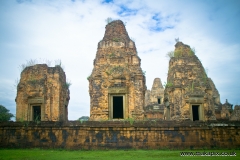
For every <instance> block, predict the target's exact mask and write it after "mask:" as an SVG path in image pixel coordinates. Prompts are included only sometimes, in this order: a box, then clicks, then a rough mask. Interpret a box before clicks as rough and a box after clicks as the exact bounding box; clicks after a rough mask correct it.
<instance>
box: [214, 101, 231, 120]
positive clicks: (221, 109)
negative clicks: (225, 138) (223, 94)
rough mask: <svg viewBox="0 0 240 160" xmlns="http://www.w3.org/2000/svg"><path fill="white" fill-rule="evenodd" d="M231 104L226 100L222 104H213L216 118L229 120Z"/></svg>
mask: <svg viewBox="0 0 240 160" xmlns="http://www.w3.org/2000/svg"><path fill="white" fill-rule="evenodd" d="M232 106H233V105H232V104H230V103H228V100H227V99H226V102H225V103H224V104H220V105H215V115H216V119H217V120H229V119H230V115H231V113H232V112H233V109H232Z"/></svg>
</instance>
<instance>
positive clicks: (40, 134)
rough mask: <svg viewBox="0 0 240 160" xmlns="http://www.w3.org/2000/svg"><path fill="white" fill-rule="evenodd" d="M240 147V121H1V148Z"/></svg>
mask: <svg viewBox="0 0 240 160" xmlns="http://www.w3.org/2000/svg"><path fill="white" fill-rule="evenodd" d="M6 147H7V148H8V147H16V148H30V147H31V148H32V147H40V148H67V149H131V148H134V149H161V148H172V149H173V148H174V149H182V148H191V149H197V148H200V149H201V148H232V149H233V148H239V147H240V122H236V121H235V122H191V121H185V122H178V121H164V122H163V121H139V122H132V121H131V122H130V121H125V122H123V121H122V122H121V121H120V122H119V121H103V122H97V121H88V122H82V123H80V122H65V123H61V122H41V123H40V124H36V123H33V122H7V123H0V148H6Z"/></svg>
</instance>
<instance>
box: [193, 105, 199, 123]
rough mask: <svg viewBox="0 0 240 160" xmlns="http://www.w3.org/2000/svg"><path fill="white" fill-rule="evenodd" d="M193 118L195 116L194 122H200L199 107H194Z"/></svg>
mask: <svg viewBox="0 0 240 160" xmlns="http://www.w3.org/2000/svg"><path fill="white" fill-rule="evenodd" d="M192 116H193V121H198V120H199V105H193V106H192Z"/></svg>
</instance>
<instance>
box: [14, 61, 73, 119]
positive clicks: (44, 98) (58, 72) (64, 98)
mask: <svg viewBox="0 0 240 160" xmlns="http://www.w3.org/2000/svg"><path fill="white" fill-rule="evenodd" d="M68 87H69V84H67V83H66V76H65V72H64V71H63V69H62V68H61V66H55V67H48V66H47V65H46V64H37V65H34V66H30V67H26V68H25V69H24V70H23V71H22V73H21V79H20V82H19V84H18V86H17V97H16V99H15V101H16V105H17V107H16V108H17V111H16V120H17V121H21V120H23V121H36V120H37V121H67V120H68V102H69V99H70V96H69V94H70V92H69V88H68Z"/></svg>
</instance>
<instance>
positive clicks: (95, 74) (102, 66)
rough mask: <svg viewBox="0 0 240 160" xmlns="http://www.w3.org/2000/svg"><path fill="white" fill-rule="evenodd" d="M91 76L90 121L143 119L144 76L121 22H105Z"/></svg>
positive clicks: (132, 43)
mask: <svg viewBox="0 0 240 160" xmlns="http://www.w3.org/2000/svg"><path fill="white" fill-rule="evenodd" d="M105 28H106V30H105V35H104V37H103V39H102V40H101V41H100V42H99V43H98V50H97V53H96V58H95V59H94V68H93V71H92V74H91V75H90V76H89V77H88V80H89V94H90V120H111V119H128V118H133V119H135V120H138V119H143V117H144V113H143V106H144V97H145V90H146V85H145V76H144V73H143V71H142V69H141V67H140V66H141V59H140V58H139V57H138V55H137V50H136V46H135V43H134V41H132V40H131V39H130V38H129V36H128V33H127V31H126V28H125V26H124V24H123V22H122V21H120V20H116V21H112V22H111V23H108V24H107V25H106V27H105Z"/></svg>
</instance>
